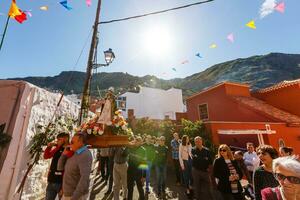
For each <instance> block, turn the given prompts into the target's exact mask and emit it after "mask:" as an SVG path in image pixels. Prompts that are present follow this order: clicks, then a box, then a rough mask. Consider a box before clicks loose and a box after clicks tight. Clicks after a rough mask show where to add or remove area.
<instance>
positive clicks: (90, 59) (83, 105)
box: [79, 0, 101, 125]
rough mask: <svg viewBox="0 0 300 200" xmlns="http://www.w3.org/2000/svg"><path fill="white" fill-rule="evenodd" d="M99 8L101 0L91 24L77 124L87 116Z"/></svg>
mask: <svg viewBox="0 0 300 200" xmlns="http://www.w3.org/2000/svg"><path fill="white" fill-rule="evenodd" d="M100 9H101V0H98V5H97V10H96V17H95V22H94V26H93V29H94V30H93V36H92V41H91V47H90V52H89V57H88V62H87V67H86V78H85V82H84V88H83V94H82V99H81V108H80V113H79V125H80V124H81V122H82V120H83V119H84V118H86V117H87V115H88V112H89V107H90V86H91V80H92V69H93V64H94V63H93V58H94V54H95V47H96V45H97V42H98V41H97V34H98V24H99V18H100Z"/></svg>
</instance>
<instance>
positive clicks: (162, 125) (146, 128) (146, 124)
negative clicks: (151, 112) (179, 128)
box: [132, 118, 175, 144]
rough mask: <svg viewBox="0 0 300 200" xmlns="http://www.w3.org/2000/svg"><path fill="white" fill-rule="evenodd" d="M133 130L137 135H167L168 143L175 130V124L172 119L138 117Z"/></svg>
mask: <svg viewBox="0 0 300 200" xmlns="http://www.w3.org/2000/svg"><path fill="white" fill-rule="evenodd" d="M132 130H133V133H134V134H135V135H151V136H155V137H159V136H165V137H166V144H168V143H169V142H170V140H171V138H172V134H173V132H174V130H175V125H174V124H173V122H172V121H171V120H153V119H149V118H142V119H136V122H135V125H134V126H133V127H132Z"/></svg>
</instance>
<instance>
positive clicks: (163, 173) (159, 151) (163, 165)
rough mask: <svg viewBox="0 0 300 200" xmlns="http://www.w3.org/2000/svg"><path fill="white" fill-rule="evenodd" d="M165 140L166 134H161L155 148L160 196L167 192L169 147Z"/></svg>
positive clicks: (158, 193)
mask: <svg viewBox="0 0 300 200" xmlns="http://www.w3.org/2000/svg"><path fill="white" fill-rule="evenodd" d="M165 140H166V138H165V137H164V136H160V137H159V141H158V146H156V150H155V169H156V181H157V196H158V198H160V197H164V195H165V193H166V191H165V190H166V179H167V158H168V147H167V146H166V145H165ZM162 195H163V196H162Z"/></svg>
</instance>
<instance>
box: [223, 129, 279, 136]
mask: <svg viewBox="0 0 300 200" xmlns="http://www.w3.org/2000/svg"><path fill="white" fill-rule="evenodd" d="M275 133H276V131H274V130H259V129H248V130H218V134H222V135H258V134H275Z"/></svg>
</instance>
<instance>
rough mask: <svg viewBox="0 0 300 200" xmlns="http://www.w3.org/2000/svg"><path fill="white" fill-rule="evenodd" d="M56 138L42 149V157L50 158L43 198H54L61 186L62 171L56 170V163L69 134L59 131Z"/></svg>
mask: <svg viewBox="0 0 300 200" xmlns="http://www.w3.org/2000/svg"><path fill="white" fill-rule="evenodd" d="M56 140H57V141H56V142H51V143H49V144H48V145H47V148H46V149H45V151H44V159H50V158H52V161H51V164H50V169H49V173H48V185H47V188H46V198H45V200H54V199H55V198H56V196H57V195H58V194H59V192H60V190H61V188H62V178H63V172H62V171H59V170H57V163H58V160H59V158H60V156H61V154H62V152H63V151H64V149H65V147H66V146H67V145H68V144H69V134H67V133H59V134H58V135H57V136H56Z"/></svg>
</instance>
